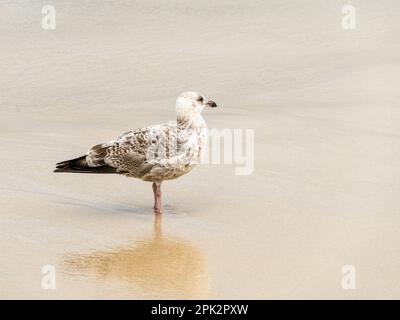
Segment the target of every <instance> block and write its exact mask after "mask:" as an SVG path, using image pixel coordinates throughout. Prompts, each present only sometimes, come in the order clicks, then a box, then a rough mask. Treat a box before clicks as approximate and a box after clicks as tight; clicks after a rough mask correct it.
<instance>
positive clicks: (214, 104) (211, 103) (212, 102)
mask: <svg viewBox="0 0 400 320" xmlns="http://www.w3.org/2000/svg"><path fill="white" fill-rule="evenodd" d="M207 105H208V106H210V107H211V108H216V107H217V104H216V103H215V102H214V101H211V100H208V102H207Z"/></svg>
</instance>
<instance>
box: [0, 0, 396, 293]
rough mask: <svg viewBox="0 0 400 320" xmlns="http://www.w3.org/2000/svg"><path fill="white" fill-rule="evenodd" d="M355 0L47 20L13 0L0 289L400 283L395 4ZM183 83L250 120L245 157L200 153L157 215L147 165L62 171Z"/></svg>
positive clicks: (80, 7)
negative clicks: (242, 167) (209, 159)
mask: <svg viewBox="0 0 400 320" xmlns="http://www.w3.org/2000/svg"><path fill="white" fill-rule="evenodd" d="M351 3H352V5H353V6H354V7H355V9H356V15H357V27H356V28H355V29H354V30H344V29H343V27H342V24H341V21H342V17H343V14H342V11H341V10H342V6H343V4H345V1H317V0H309V1H306V0H296V1H278V0H269V1H228V0H221V1H217V2H214V1H211V0H205V1H178V0H174V1H170V2H168V4H167V3H166V2H164V1H161V0H150V1H146V2H144V1H143V2H141V3H139V2H130V1H122V0H115V1H80V2H79V3H78V2H76V3H75V2H73V1H61V0H53V1H52V4H53V5H54V7H55V8H56V18H57V26H56V29H55V30H43V28H42V27H41V19H42V14H41V9H42V7H43V6H44V5H46V4H47V2H46V1H41V0H40V1H30V2H27V1H22V0H16V1H2V4H1V7H2V10H1V11H0V21H1V26H2V27H1V28H0V39H1V43H2V45H1V55H0V89H1V90H0V92H1V93H0V146H1V153H0V159H1V166H0V181H1V183H0V190H1V192H0V208H1V209H0V243H1V254H0V298H2V299H11V298H20V299H153V298H158V299H176V298H180V299H206V298H209V299H311V298H319V299H328V298H331V299H366V298H368V299H369V298H377V299H388V298H389V299H391V298H400V282H399V279H400V232H399V228H400V215H399V213H400V210H399V208H400V198H399V194H400V166H399V163H400V102H399V101H400V92H399V83H400V59H399V54H400V40H399V39H400V19H399V12H400V11H399V10H400V3H399V2H398V1H394V0H393V1H389V0H387V1H380V2H379V1H372V0H363V1H357V0H353V1H351ZM190 90H192V91H199V92H202V93H204V94H205V95H206V96H207V97H209V98H210V99H212V100H215V101H216V102H217V103H218V106H219V107H218V108H215V110H214V109H213V110H205V111H204V118H205V120H206V121H207V125H208V127H209V128H210V129H213V128H215V129H220V130H222V129H225V128H227V129H243V130H245V129H251V130H254V139H255V140H254V143H255V144H254V148H255V149H254V150H255V151H254V152H255V153H254V159H255V162H254V172H253V173H252V174H250V175H236V174H235V169H236V168H237V165H236V164H235V163H233V164H225V163H221V164H203V165H199V166H198V167H197V168H195V169H194V170H193V171H192V172H191V173H190V174H188V175H185V176H183V177H181V178H179V179H177V180H173V181H169V182H165V183H164V184H163V201H164V204H165V210H164V211H165V212H164V213H163V214H162V216H158V217H156V216H155V215H154V213H153V211H152V197H153V195H152V192H151V184H150V183H147V182H143V181H140V180H136V179H129V178H125V177H121V176H115V175H84V174H81V175H80V174H55V173H53V169H54V165H55V163H56V162H59V161H61V160H65V159H69V158H73V157H75V156H80V155H81V154H83V153H85V152H86V151H87V149H88V148H89V147H91V146H93V145H95V144H97V143H101V142H105V141H109V140H112V139H114V138H116V137H118V136H119V135H120V134H122V133H124V132H126V131H128V130H132V129H135V128H139V127H143V126H146V125H149V124H157V123H162V122H166V121H169V120H174V118H175V109H174V105H175V99H176V97H177V96H178V95H179V94H180V93H181V92H184V91H190ZM46 265H51V266H54V268H55V272H56V288H55V289H50V290H49V289H44V288H43V287H42V279H43V274H42V272H41V271H42V268H43V266H46ZM346 265H351V266H354V269H355V270H356V288H355V289H352V290H346V289H344V288H343V286H342V278H343V274H342V267H343V266H346Z"/></svg>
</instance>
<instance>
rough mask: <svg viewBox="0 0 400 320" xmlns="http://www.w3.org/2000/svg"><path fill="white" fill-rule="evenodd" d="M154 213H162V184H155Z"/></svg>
mask: <svg viewBox="0 0 400 320" xmlns="http://www.w3.org/2000/svg"><path fill="white" fill-rule="evenodd" d="M153 193H154V212H155V213H161V182H153Z"/></svg>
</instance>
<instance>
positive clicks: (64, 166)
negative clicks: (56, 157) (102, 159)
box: [53, 155, 117, 173]
mask: <svg viewBox="0 0 400 320" xmlns="http://www.w3.org/2000/svg"><path fill="white" fill-rule="evenodd" d="M53 172H76V173H117V171H116V169H115V168H113V167H110V166H109V165H106V164H105V165H102V166H98V167H90V166H89V165H88V163H87V162H86V155H84V156H82V157H79V158H76V159H72V160H66V161H63V162H59V163H57V164H56V169H55V170H54V171H53Z"/></svg>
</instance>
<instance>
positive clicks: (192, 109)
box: [176, 91, 217, 118]
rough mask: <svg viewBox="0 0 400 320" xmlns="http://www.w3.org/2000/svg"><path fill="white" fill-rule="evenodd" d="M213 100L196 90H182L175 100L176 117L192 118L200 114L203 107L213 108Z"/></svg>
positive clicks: (214, 104)
mask: <svg viewBox="0 0 400 320" xmlns="http://www.w3.org/2000/svg"><path fill="white" fill-rule="evenodd" d="M216 106H217V104H216V103H215V102H214V101H211V100H207V99H206V98H205V97H204V96H203V95H202V94H200V93H197V92H191V91H189V92H184V93H182V94H181V95H180V96H179V97H178V99H177V100H176V112H177V115H178V117H181V118H192V117H195V116H197V115H200V113H201V111H202V110H203V108H204V107H211V108H215V107H216Z"/></svg>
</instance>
